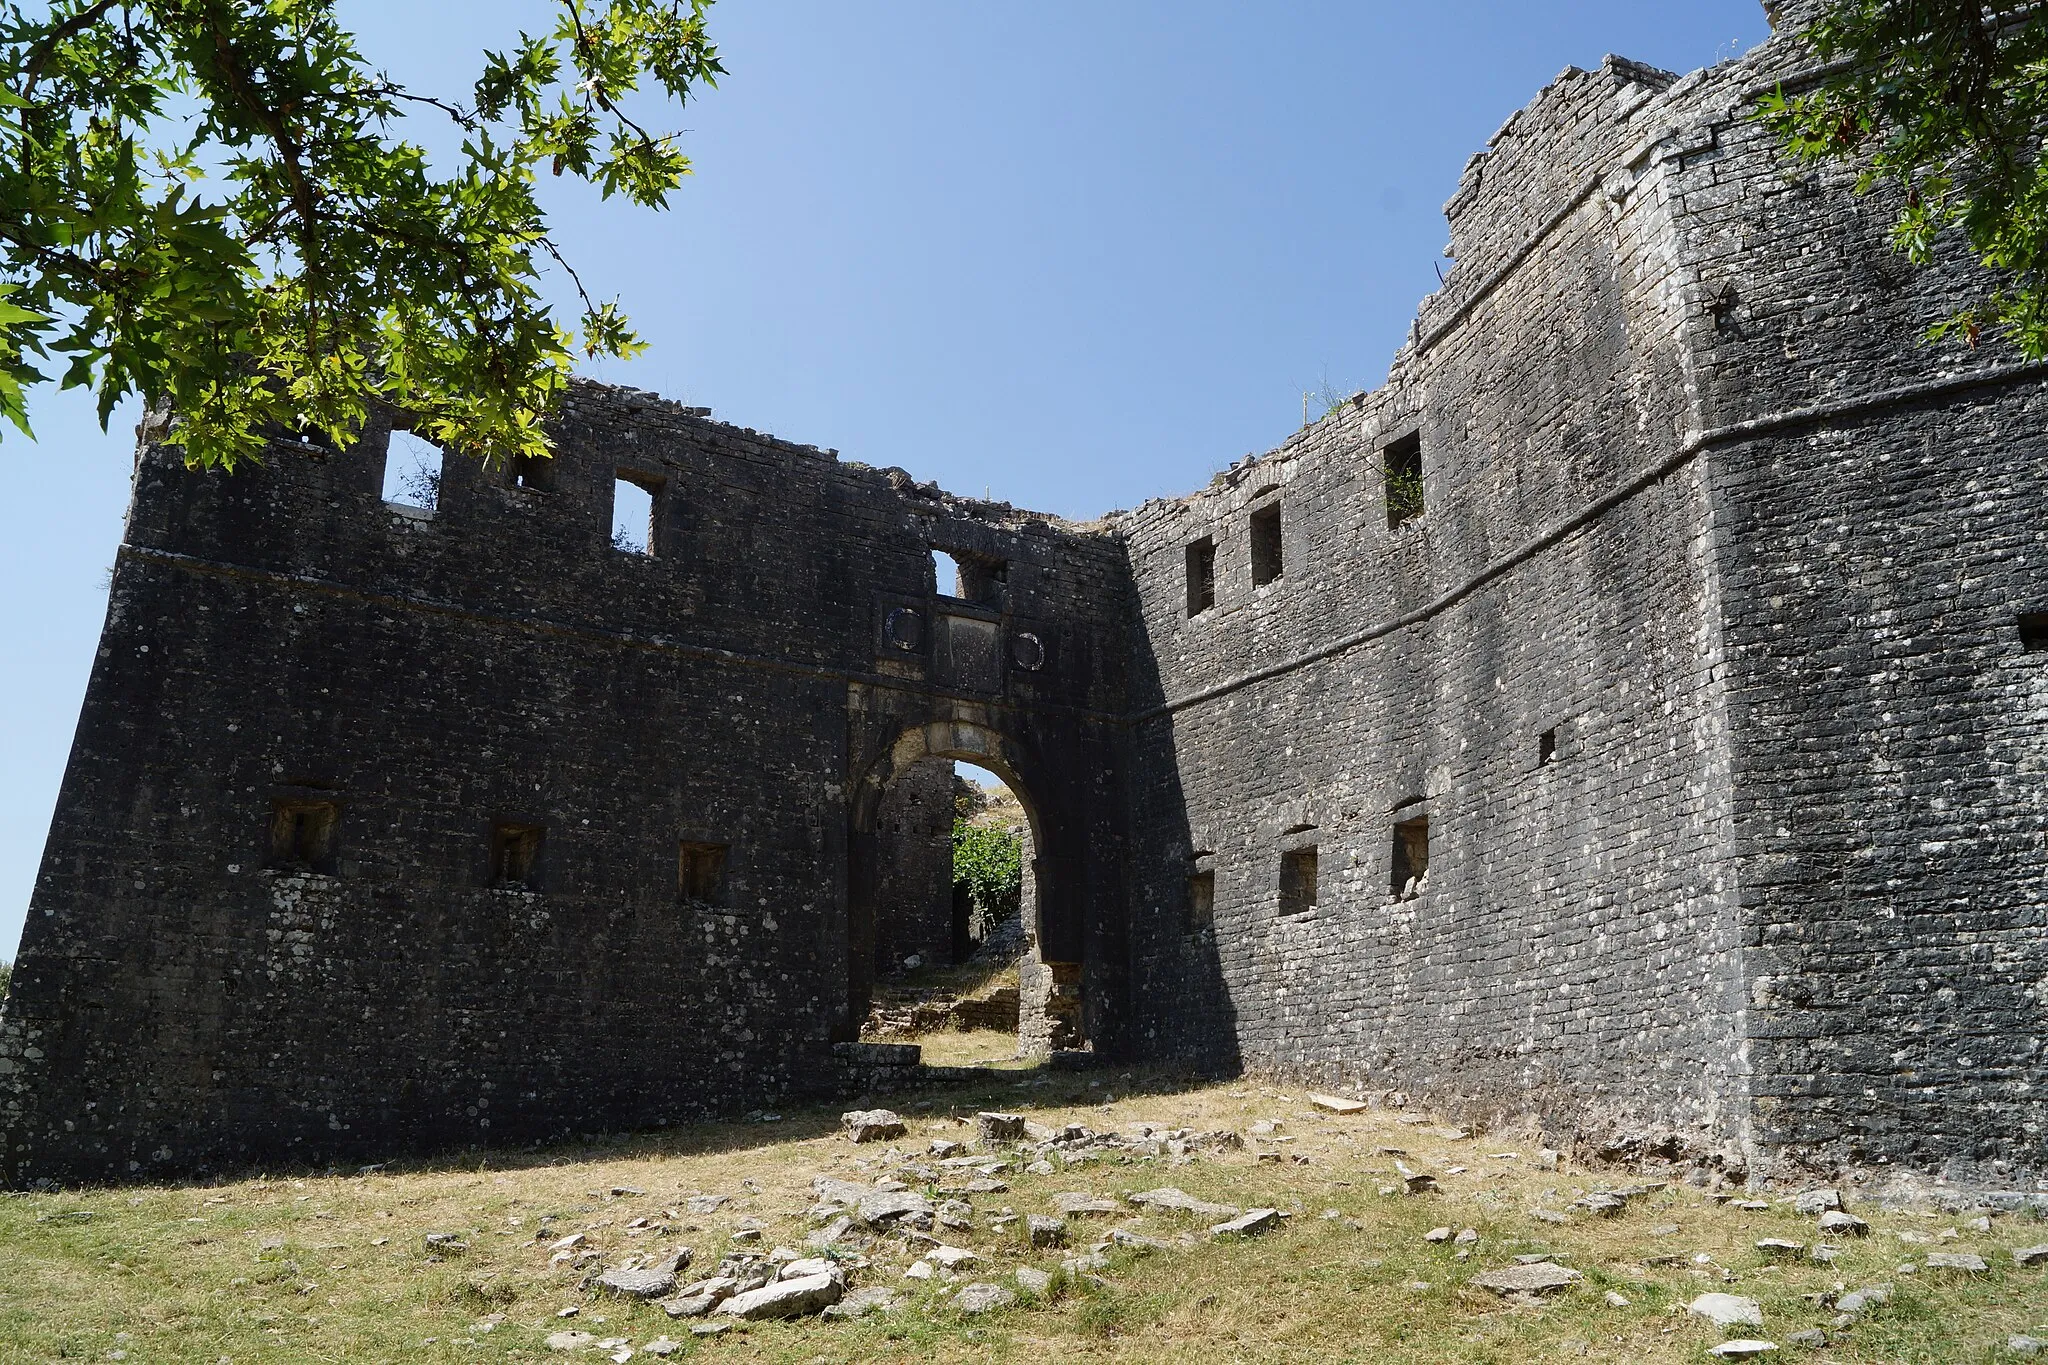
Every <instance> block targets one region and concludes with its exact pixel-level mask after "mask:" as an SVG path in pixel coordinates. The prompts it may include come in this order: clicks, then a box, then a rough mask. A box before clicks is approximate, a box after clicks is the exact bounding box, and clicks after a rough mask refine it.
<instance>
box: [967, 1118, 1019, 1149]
mask: <svg viewBox="0 0 2048 1365" xmlns="http://www.w3.org/2000/svg"><path fill="white" fill-rule="evenodd" d="M974 1122H975V1126H976V1127H977V1128H978V1129H979V1130H980V1132H981V1140H982V1141H983V1142H1022V1141H1023V1140H1024V1116H1023V1115H1022V1114H995V1113H983V1114H976V1115H975V1116H974Z"/></svg>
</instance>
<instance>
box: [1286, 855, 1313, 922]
mask: <svg viewBox="0 0 2048 1365" xmlns="http://www.w3.org/2000/svg"><path fill="white" fill-rule="evenodd" d="M1315 908H1316V849H1315V845H1314V844H1306V845H1303V846H1302V847H1301V848H1290V849H1288V850H1287V851H1286V852H1285V853H1282V854H1281V855H1280V913H1281V914H1283V915H1305V914H1307V913H1308V912H1309V911H1311V910H1313V909H1315Z"/></svg>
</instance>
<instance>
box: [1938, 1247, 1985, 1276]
mask: <svg viewBox="0 0 2048 1365" xmlns="http://www.w3.org/2000/svg"><path fill="white" fill-rule="evenodd" d="M1927 1268H1928V1269H1929V1270H1950V1271H1955V1272H1957V1273H1958V1274H1964V1275H1979V1274H1982V1273H1983V1272H1985V1271H1987V1270H1989V1269H1991V1266H1990V1264H1989V1263H1987V1262H1986V1261H1985V1259H1984V1258H1983V1257H1982V1256H1979V1255H1978V1254H1977V1253H1976V1252H1974V1251H1930V1252H1929V1253H1927Z"/></svg>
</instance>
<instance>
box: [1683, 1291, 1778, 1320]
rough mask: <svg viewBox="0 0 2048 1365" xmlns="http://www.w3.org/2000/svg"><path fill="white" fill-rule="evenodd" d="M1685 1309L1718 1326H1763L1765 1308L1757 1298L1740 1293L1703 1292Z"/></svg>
mask: <svg viewBox="0 0 2048 1365" xmlns="http://www.w3.org/2000/svg"><path fill="white" fill-rule="evenodd" d="M1685 1311H1686V1312H1688V1313H1691V1314H1693V1315H1694V1316H1696V1317H1702V1318H1705V1319H1706V1320H1707V1321H1708V1322H1711V1323H1713V1324H1714V1325H1715V1326H1716V1327H1761V1326H1763V1325H1764V1310H1763V1307H1762V1305H1760V1304H1759V1303H1757V1301H1756V1300H1755V1299H1746V1298H1743V1297H1742V1296H1741V1295H1739V1294H1722V1293H1711V1294H1702V1295H1700V1296H1699V1297H1698V1298H1696V1299H1694V1300H1693V1301H1692V1302H1691V1303H1689V1304H1687V1305H1686V1306H1685Z"/></svg>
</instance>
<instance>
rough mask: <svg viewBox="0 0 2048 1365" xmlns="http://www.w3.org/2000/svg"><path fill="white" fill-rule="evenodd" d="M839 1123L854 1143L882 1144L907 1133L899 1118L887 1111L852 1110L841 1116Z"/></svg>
mask: <svg viewBox="0 0 2048 1365" xmlns="http://www.w3.org/2000/svg"><path fill="white" fill-rule="evenodd" d="M839 1121H840V1122H841V1123H843V1124H845V1125H846V1135H847V1136H848V1137H850V1138H852V1139H853V1140H854V1141H855V1142H884V1141H887V1140H888V1139H890V1138H900V1137H902V1136H903V1135H904V1134H905V1133H907V1132H908V1131H909V1129H907V1128H905V1127H904V1126H903V1119H902V1118H901V1116H899V1115H897V1114H896V1113H894V1112H892V1111H890V1110H887V1109H853V1110H849V1111H848V1112H846V1113H844V1114H841V1115H840V1116H839Z"/></svg>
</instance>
